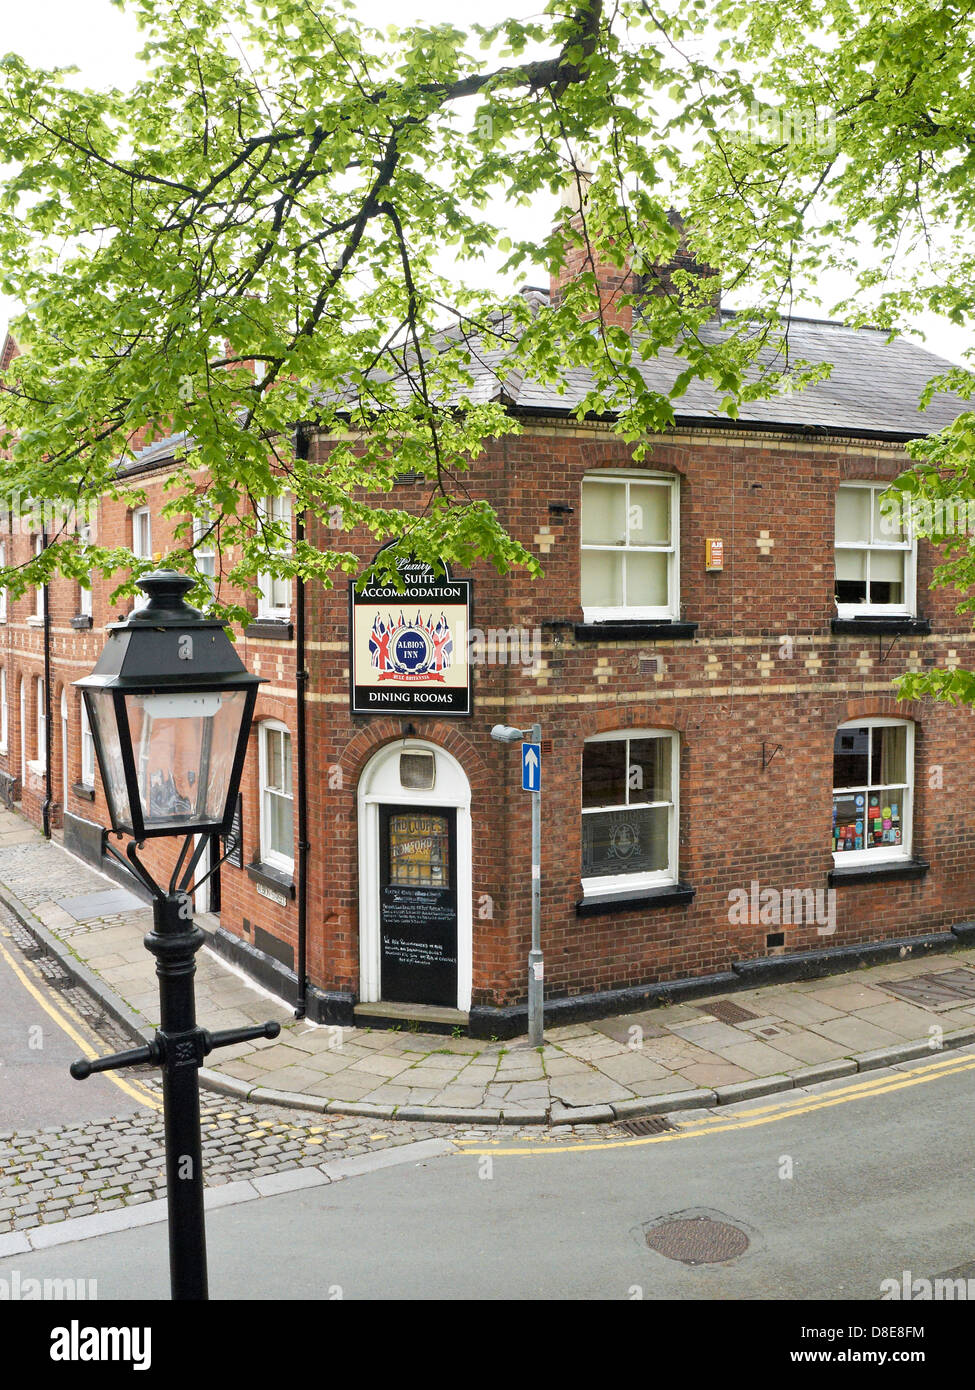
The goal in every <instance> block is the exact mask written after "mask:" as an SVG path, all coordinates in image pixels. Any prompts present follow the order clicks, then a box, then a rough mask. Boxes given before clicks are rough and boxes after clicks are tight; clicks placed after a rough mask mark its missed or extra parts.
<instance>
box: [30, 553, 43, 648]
mask: <svg viewBox="0 0 975 1390" xmlns="http://www.w3.org/2000/svg"><path fill="white" fill-rule="evenodd" d="M43 554H44V537H43V535H40V536H35V537H34V557H35V559H36V557H37V556H38V555H43ZM27 621H28V623H30V625H31V627H37V626H38V625H39V624H41V623H43V622H44V585H43V584H35V585H34V611H33V613H31V614H29V615H28V618H27Z"/></svg>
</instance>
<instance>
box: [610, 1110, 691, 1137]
mask: <svg viewBox="0 0 975 1390" xmlns="http://www.w3.org/2000/svg"><path fill="white" fill-rule="evenodd" d="M616 1128H617V1129H621V1130H622V1131H623V1133H624V1134H666V1133H668V1131H670V1132H672V1133H676V1131H677V1130H678V1129H679V1128H680V1126H679V1125H672V1124H671V1123H670V1121H669V1120H668V1119H667V1117H666V1116H665V1115H642V1116H641V1117H640V1119H638V1120H617V1122H616Z"/></svg>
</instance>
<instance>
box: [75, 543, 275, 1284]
mask: <svg viewBox="0 0 975 1390" xmlns="http://www.w3.org/2000/svg"><path fill="white" fill-rule="evenodd" d="M139 587H140V588H141V589H142V590H143V591H144V592H145V594H146V595H147V596H148V603H147V604H146V605H145V607H143V608H141V609H139V610H138V611H136V612H133V613H131V614H130V615H129V617H128V618H127V619H126V620H125V621H124V622H121V623H112V624H111V625H110V626H109V629H108V631H109V638H108V641H107V643H106V644H105V648H104V650H103V651H102V654H101V656H100V657H99V659H98V662H97V664H96V666H95V669H94V671H93V672H92V674H91V675H90V676H86V677H85V678H84V679H83V680H80V681H76V682H75V684H76V685H77V686H78V687H79V689H80V690H81V693H82V697H83V699H84V701H85V705H86V707H87V710H88V719H89V723H90V725H91V731H92V736H93V738H94V742H95V752H96V755H97V757H98V766H99V769H100V771H101V777H102V785H103V787H104V789H105V796H106V800H107V802H108V813H109V816H110V818H111V822H112V830H113V832H114V833H115V834H116V835H117V836H119V837H122V838H128V840H129V843H128V845H127V846H126V850H125V858H123V857H122V855H121V854H119V852H118V850H116V849H115V847H114V846H113V845H112V844H111V843H110V841H108V840H107V839H106V844H105V848H106V850H107V851H108V853H109V854H111V855H112V857H113V858H114V859H116V860H118V862H119V863H120V864H121V865H123V867H124V868H125V869H126V870H127V871H128V872H129V873H131V874H132V875H134V877H136V878H137V879H138V880H139V882H140V883H142V884H143V886H144V887H146V888H147V889H148V890H149V892H150V894H151V895H152V903H153V928H152V931H151V932H150V933H149V934H148V935H147V936H146V938H145V944H146V947H147V949H148V950H150V951H151V952H152V954H153V955H154V956H155V958H156V975H157V976H158V978H159V1009H160V1026H159V1028H158V1029H157V1031H156V1035H155V1038H154V1040H153V1041H152V1042H151V1043H150V1044H149V1046H148V1047H140V1048H136V1049H134V1050H133V1051H131V1052H121V1053H117V1054H116V1055H114V1056H112V1057H101V1058H98V1059H97V1060H96V1061H94V1062H90V1061H87V1060H85V1061H79V1062H75V1063H73V1064H72V1067H71V1075H72V1076H73V1077H75V1079H76V1080H79V1081H80V1080H84V1078H85V1077H87V1076H90V1075H91V1074H92V1073H93V1072H99V1071H112V1070H115V1069H116V1068H118V1067H126V1066H136V1065H138V1064H139V1063H141V1062H158V1063H159V1064H160V1066H161V1068H162V1079H163V1114H164V1121H165V1132H166V1188H167V1199H168V1204H169V1263H170V1279H171V1287H172V1296H173V1298H174V1299H205V1298H206V1297H207V1274H206V1232H205V1227H204V1218H203V1156H202V1146H201V1142H200V1088H199V1076H198V1071H199V1068H200V1066H201V1065H202V1063H203V1059H204V1057H205V1056H206V1055H207V1053H208V1052H210V1051H211V1050H212V1049H213V1048H215V1047H223V1046H225V1045H227V1044H229V1043H238V1042H245V1041H248V1040H250V1039H253V1038H273V1037H277V1035H278V1033H279V1032H280V1031H281V1028H280V1024H278V1023H265V1024H261V1025H259V1026H257V1027H253V1028H237V1029H229V1030H227V1031H225V1032H220V1033H208V1032H206V1031H205V1030H204V1029H203V1028H200V1027H199V1026H198V1025H197V1022H196V1006H195V1000H194V991H193V976H194V974H195V973H196V965H195V962H194V959H193V957H194V955H195V953H196V952H197V951H198V950H199V948H200V947H201V946H202V945H203V942H204V939H205V938H204V936H203V933H202V932H201V931H200V929H199V928H198V927H196V926H194V924H193V908H192V904H193V899H192V896H191V894H190V892H189V891H188V890H189V889H190V885H191V884H193V876H194V873H195V871H196V866H197V864H198V863H199V861H200V859H201V857H202V855H203V852H204V850H205V849H206V846H207V843H208V839H209V838H210V837H211V836H214V835H224V836H226V835H228V834H229V832H230V828H231V824H232V821H233V815H234V808H235V805H236V801H237V789H238V787H239V785H240V777H241V772H242V771H243V766H244V757H245V754H246V751H247V737H248V734H249V732H250V726H251V719H252V717H253V714H254V705H255V702H256V700H257V687H258V685H260V684H261V680H260V678H259V677H258V676H254V675H251V674H250V672H248V671H247V670H246V669H245V667H244V665H243V662H242V661H241V660H240V657H239V656H238V655H237V653H236V651H235V650H234V647H233V643H232V642H231V641H230V638H229V637H228V636H227V634H226V632H225V631H224V630H223V627H222V625H221V624H220V623H219V622H218V621H216V620H215V619H212V618H207V617H205V616H204V615H203V614H201V613H199V612H198V611H197V610H196V609H195V608H191V607H190V606H189V605H188V604H187V603H186V600H185V595H186V593H187V591H188V590H189V589H191V588H192V587H193V581H192V579H190V578H189V577H188V576H187V575H184V574H177V573H176V572H175V571H172V570H157V571H155V572H154V573H152V574H147V575H145V576H144V577H143V578H142V579H140V580H139ZM167 835H168V836H183V837H184V839H183V845H182V847H181V849H180V850H179V853H178V854H177V856H176V864H175V867H174V869H173V871H172V874H171V876H170V879H169V884H168V887H167V888H162V887H161V886H160V885H159V884H157V883H156V881H155V880H154V879H153V877H152V875H151V874H150V873H149V871H148V869H147V868H146V867H145V865H144V864H143V863H142V862H141V860H140V859H139V857H138V854H137V852H136V851H137V850H138V849H140V848H141V847H142V846H143V845H144V843H145V841H146V840H148V839H151V838H155V837H158V836H167ZM194 839H197V841H198V843H197V844H196V847H195V848H194V849H192V850H191V846H192V845H193V842H194ZM225 857H226V856H224V858H225ZM222 862H223V861H222V859H221V860H219V861H218V863H217V864H216V865H214V866H213V868H211V869H210V870H209V872H208V873H207V874H206V875H205V876H204V878H203V879H200V880H197V882H196V883H195V885H194V886H195V887H199V886H200V883H202V882H205V881H206V878H209V876H210V874H211V873H213V872H215V870H216V868H217V867H219V864H220V863H222Z"/></svg>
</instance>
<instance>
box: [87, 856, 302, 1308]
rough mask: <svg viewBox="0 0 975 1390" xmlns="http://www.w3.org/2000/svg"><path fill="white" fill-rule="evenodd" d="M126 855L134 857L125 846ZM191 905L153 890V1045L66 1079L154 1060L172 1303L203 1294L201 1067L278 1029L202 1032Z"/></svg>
mask: <svg viewBox="0 0 975 1390" xmlns="http://www.w3.org/2000/svg"><path fill="white" fill-rule="evenodd" d="M129 854H130V858H131V857H133V856H132V850H131V849H130V851H129ZM140 867H141V866H140ZM143 881H145V879H144V880H143ZM153 886H154V885H153ZM191 903H192V899H191V898H190V895H189V894H188V893H186V892H180V893H163V892H162V891H161V890H160V889H158V888H156V889H155V892H154V897H153V916H154V921H153V928H152V931H151V932H149V933H148V935H147V936H146V938H145V944H146V947H147V948H148V949H149V950H150V951H151V952H152V954H153V955H154V956H155V958H156V974H157V976H158V977H159V1018H160V1026H159V1028H158V1029H157V1030H156V1036H155V1038H154V1039H153V1041H152V1042H151V1043H150V1044H149V1046H148V1047H138V1048H135V1049H134V1050H132V1051H131V1052H118V1053H116V1054H115V1055H114V1056H111V1057H99V1058H98V1059H96V1060H95V1061H87V1060H85V1061H80V1062H74V1063H72V1066H71V1075H72V1076H73V1077H74V1078H75V1080H77V1081H82V1080H84V1078H85V1077H86V1076H91V1075H92V1073H93V1072H98V1071H114V1070H116V1069H117V1068H119V1067H132V1066H138V1065H139V1064H140V1063H144V1062H156V1063H158V1064H159V1065H160V1066H161V1068H162V1082H163V1120H164V1125H165V1133H166V1196H167V1202H168V1210H169V1271H170V1285H171V1290H172V1297H173V1298H174V1299H178V1300H186V1299H205V1298H207V1296H208V1295H207V1261H206V1227H205V1224H204V1215H203V1151H202V1144H201V1139H200V1079H199V1074H198V1073H199V1069H200V1067H201V1066H202V1065H203V1059H204V1057H206V1055H207V1054H208V1053H209V1052H211V1051H212V1050H213V1049H214V1048H215V1047H226V1046H227V1045H229V1044H230V1043H239V1042H249V1041H251V1040H252V1039H254V1038H276V1037H277V1036H278V1034H279V1033H280V1031H281V1025H280V1024H279V1023H274V1022H270V1023H262V1024H258V1025H256V1026H255V1027H252V1028H230V1029H228V1030H226V1031H224V1032H220V1033H208V1032H207V1031H206V1030H205V1029H204V1028H200V1027H199V1025H198V1024H197V1022H196V1004H195V999H194V989H193V976H194V975H195V974H196V962H195V960H194V956H195V954H196V952H197V951H198V950H199V949H200V947H201V946H202V945H203V942H204V940H205V937H204V935H203V933H202V932H201V931H200V929H199V927H197V926H194V924H193V916H192V910H191Z"/></svg>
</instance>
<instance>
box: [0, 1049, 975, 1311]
mask: <svg viewBox="0 0 975 1390" xmlns="http://www.w3.org/2000/svg"><path fill="white" fill-rule="evenodd" d="M973 1090H975V1056H973V1055H972V1054H971V1053H955V1054H951V1055H945V1056H944V1057H941V1058H937V1059H935V1060H933V1061H932V1062H931V1063H925V1064H922V1065H921V1066H920V1067H914V1068H912V1069H910V1070H901V1069H894V1070H891V1071H888V1072H883V1073H880V1072H877V1073H870V1074H868V1075H866V1076H860V1077H856V1078H853V1079H851V1080H845V1081H842V1082H833V1083H829V1085H827V1086H824V1087H820V1088H817V1089H816V1091H815V1092H806V1093H803V1094H797V1093H795V1092H793V1093H790V1094H789V1095H788V1096H787V1097H786V1098H785V1099H783V1098H782V1097H776V1096H772V1097H768V1098H766V1099H765V1100H763V1101H753V1102H749V1103H747V1104H745V1105H740V1106H738V1107H735V1108H734V1109H728V1108H726V1109H722V1110H721V1111H719V1112H711V1114H710V1115H703V1116H695V1117H691V1118H690V1119H688V1117H684V1123H685V1124H686V1125H687V1128H686V1129H685V1130H684V1131H683V1132H682V1133H680V1134H679V1135H677V1136H675V1137H671V1136H655V1137H653V1138H651V1139H649V1140H641V1141H637V1142H632V1141H631V1142H629V1143H628V1144H624V1143H621V1141H620V1140H619V1139H618V1137H617V1138H616V1139H615V1140H613V1139H610V1138H608V1137H607V1134H606V1131H602V1132H601V1135H597V1133H596V1132H594V1136H593V1144H592V1145H591V1146H586V1147H583V1148H578V1147H569V1146H558V1145H555V1144H551V1143H550V1144H548V1145H545V1144H542V1143H539V1144H537V1145H536V1146H534V1147H535V1150H536V1151H533V1152H520V1153H518V1154H510V1153H506V1152H504V1151H503V1150H504V1146H505V1145H506V1143H508V1142H509V1141H508V1140H507V1138H506V1136H505V1135H504V1134H503V1133H502V1134H501V1135H499V1139H498V1142H497V1143H496V1144H495V1145H494V1146H488V1147H485V1148H480V1149H476V1150H475V1151H472V1152H470V1153H464V1154H450V1155H447V1156H444V1157H437V1158H432V1159H427V1160H426V1161H424V1162H421V1163H416V1162H414V1163H410V1164H408V1165H401V1166H399V1167H393V1168H386V1169H384V1170H382V1171H376V1172H371V1173H368V1174H365V1175H362V1176H358V1177H349V1178H346V1179H344V1180H342V1181H340V1182H335V1183H332V1184H331V1185H329V1186H326V1187H318V1188H312V1189H308V1190H306V1191H302V1192H295V1193H291V1194H288V1195H282V1196H277V1197H267V1198H262V1199H259V1200H253V1201H250V1202H247V1203H246V1204H243V1205H241V1206H236V1207H232V1208H227V1209H223V1210H217V1211H214V1212H211V1213H210V1215H209V1217H208V1239H209V1249H210V1285H211V1297H213V1298H217V1299H255V1298H270V1299H276V1298H278V1299H280V1298H310V1299H337V1298H342V1299H347V1300H348V1299H454V1300H456V1299H478V1300H492V1299H509V1298H512V1299H528V1300H530V1299H541V1298H549V1299H568V1298H576V1299H579V1298H581V1299H623V1300H625V1299H633V1300H636V1299H639V1298H642V1299H650V1300H655V1299H674V1298H679V1299H689V1300H711V1299H732V1300H765V1299H772V1300H776V1299H777V1300H803V1299H825V1300H831V1301H839V1300H850V1299H867V1300H879V1299H880V1296H881V1288H882V1281H883V1280H885V1279H896V1280H902V1279H903V1275H904V1272H905V1271H910V1272H911V1276H912V1277H917V1276H921V1277H927V1278H931V1277H934V1276H938V1275H942V1274H945V1273H947V1272H949V1271H957V1270H958V1269H959V1267H966V1266H971V1262H972V1261H973V1260H975V1192H973V1184H972V1181H971V1170H972V1166H973V1162H975V1159H973V1148H975V1145H973V1139H975V1124H973V1119H972V1116H973V1105H972V1096H973ZM676 1214H680V1215H683V1216H688V1217H695V1216H700V1215H704V1214H707V1215H710V1216H712V1217H713V1218H714V1219H715V1220H721V1221H723V1222H726V1223H728V1224H729V1225H732V1226H734V1227H736V1228H737V1229H738V1230H739V1231H740V1232H742V1233H743V1234H744V1237H745V1238H746V1239H747V1249H745V1250H744V1252H743V1253H742V1254H740V1255H739V1256H738V1257H737V1258H734V1259H732V1260H730V1261H729V1262H726V1263H718V1264H701V1265H697V1266H692V1265H688V1264H685V1263H681V1262H679V1261H676V1260H674V1259H671V1258H667V1257H665V1256H664V1255H662V1254H659V1253H657V1252H656V1251H654V1250H651V1249H650V1248H648V1245H647V1241H646V1234H647V1228H648V1227H649V1226H651V1225H653V1223H656V1222H658V1221H660V1220H661V1218H664V1217H667V1216H671V1215H676ZM15 1268H16V1269H17V1270H19V1271H20V1274H21V1276H22V1277H28V1276H34V1277H44V1276H49V1277H62V1278H63V1277H72V1278H76V1279H82V1278H84V1279H96V1280H97V1287H98V1297H99V1299H108V1298H121V1299H126V1298H134V1297H138V1298H159V1299H164V1298H166V1297H167V1296H168V1289H167V1256H166V1229H165V1226H164V1225H161V1224H160V1225H154V1226H149V1227H145V1228H143V1229H139V1230H132V1231H124V1232H121V1233H118V1234H114V1235H110V1236H101V1237H97V1238H94V1239H91V1240H87V1241H84V1242H78V1243H75V1244H71V1245H64V1246H59V1247H57V1248H54V1249H50V1250H45V1251H37V1252H33V1253H30V1254H26V1255H18V1256H16V1257H11V1258H8V1259H4V1260H2V1261H0V1276H2V1277H5V1278H8V1277H10V1272H11V1271H12V1270H13V1269H15ZM966 1272H967V1273H969V1274H972V1275H975V1267H972V1268H969V1269H968V1270H967V1271H966ZM972 1288H973V1294H975V1280H973V1285H972ZM883 1307H884V1304H882V1303H879V1302H878V1304H877V1308H878V1311H880V1310H881V1309H882V1308H883ZM959 1311H960V1310H959Z"/></svg>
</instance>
